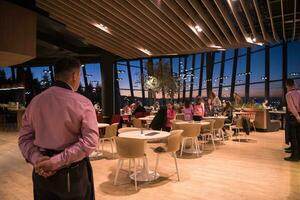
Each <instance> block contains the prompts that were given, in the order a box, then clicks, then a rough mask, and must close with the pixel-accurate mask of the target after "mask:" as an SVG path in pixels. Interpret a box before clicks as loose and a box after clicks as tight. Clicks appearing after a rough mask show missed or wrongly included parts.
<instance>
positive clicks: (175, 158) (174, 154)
mask: <svg viewBox="0 0 300 200" xmlns="http://www.w3.org/2000/svg"><path fill="white" fill-rule="evenodd" d="M173 157H174V160H175V166H176V173H177V179H178V181H180V179H179V171H178V166H177V157H176V152H173Z"/></svg>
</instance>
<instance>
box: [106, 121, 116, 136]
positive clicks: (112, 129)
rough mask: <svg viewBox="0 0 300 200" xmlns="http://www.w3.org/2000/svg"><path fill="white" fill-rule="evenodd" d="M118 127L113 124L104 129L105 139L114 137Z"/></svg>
mask: <svg viewBox="0 0 300 200" xmlns="http://www.w3.org/2000/svg"><path fill="white" fill-rule="evenodd" d="M118 125H119V123H114V124H112V125H110V126H108V127H106V128H105V135H104V137H105V138H111V137H116V136H117V132H118Z"/></svg>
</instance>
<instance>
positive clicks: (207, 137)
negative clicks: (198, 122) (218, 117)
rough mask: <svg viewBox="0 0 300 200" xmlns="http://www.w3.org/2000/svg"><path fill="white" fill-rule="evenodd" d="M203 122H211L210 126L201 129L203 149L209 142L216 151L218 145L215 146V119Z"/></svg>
mask: <svg viewBox="0 0 300 200" xmlns="http://www.w3.org/2000/svg"><path fill="white" fill-rule="evenodd" d="M202 122H209V125H208V126H202V129H201V133H200V136H201V139H202V145H203V146H202V149H204V144H206V143H208V142H209V141H211V142H212V144H213V147H214V150H216V145H215V137H214V124H215V120H214V119H205V120H202Z"/></svg>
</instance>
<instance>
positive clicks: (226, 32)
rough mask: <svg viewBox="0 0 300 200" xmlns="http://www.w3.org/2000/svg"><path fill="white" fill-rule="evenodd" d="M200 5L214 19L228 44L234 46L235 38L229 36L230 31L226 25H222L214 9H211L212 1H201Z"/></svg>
mask: <svg viewBox="0 0 300 200" xmlns="http://www.w3.org/2000/svg"><path fill="white" fill-rule="evenodd" d="M202 3H203V4H204V6H205V7H206V9H207V10H208V12H209V13H210V15H211V16H212V17H213V18H214V20H215V22H216V23H217V25H218V26H219V28H220V30H222V31H223V33H224V35H225V37H226V39H227V40H228V42H229V43H230V44H234V43H235V42H236V41H235V38H234V37H233V36H232V35H231V33H230V30H229V29H228V27H227V26H226V24H224V23H223V21H222V19H221V17H220V16H219V15H218V13H217V12H216V10H215V8H214V7H213V5H212V4H213V1H211V0H202Z"/></svg>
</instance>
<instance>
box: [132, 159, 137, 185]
mask: <svg viewBox="0 0 300 200" xmlns="http://www.w3.org/2000/svg"><path fill="white" fill-rule="evenodd" d="M133 165H134V186H135V190H137V181H136V163H135V159H133Z"/></svg>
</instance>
